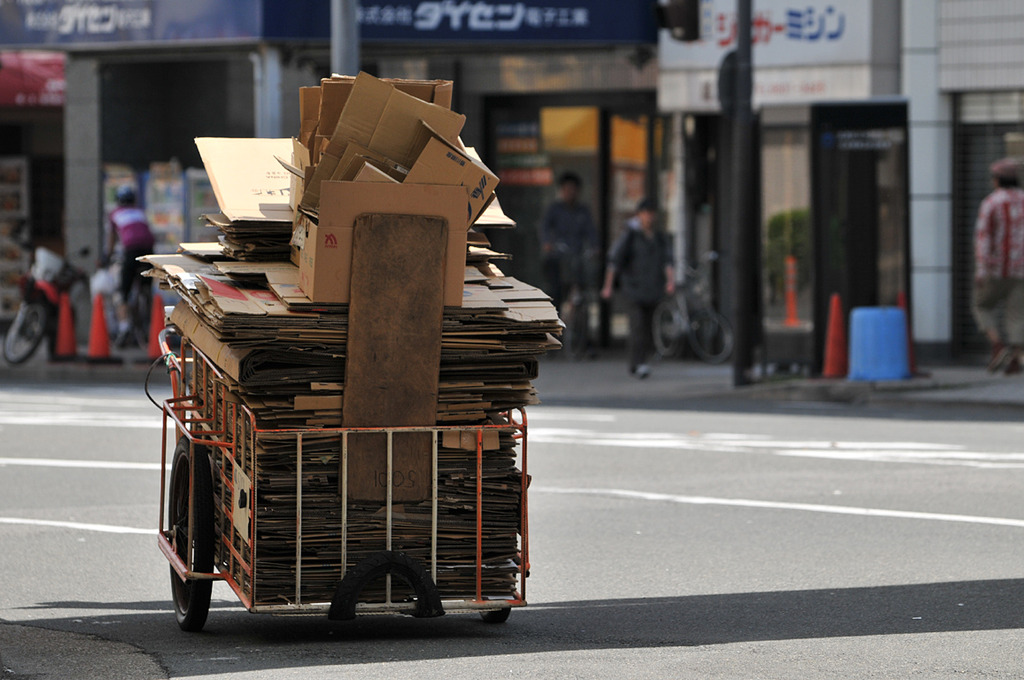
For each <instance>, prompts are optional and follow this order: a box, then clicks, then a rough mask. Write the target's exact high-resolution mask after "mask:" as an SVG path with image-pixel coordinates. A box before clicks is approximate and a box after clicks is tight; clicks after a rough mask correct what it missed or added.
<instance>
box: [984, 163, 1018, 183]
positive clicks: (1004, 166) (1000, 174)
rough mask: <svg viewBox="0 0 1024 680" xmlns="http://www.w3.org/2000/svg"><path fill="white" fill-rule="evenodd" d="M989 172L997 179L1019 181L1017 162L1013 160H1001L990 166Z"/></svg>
mask: <svg viewBox="0 0 1024 680" xmlns="http://www.w3.org/2000/svg"><path fill="white" fill-rule="evenodd" d="M988 170H989V172H990V173H991V174H992V176H993V177H995V178H996V179H1004V180H1015V179H1017V161H1016V160H1014V159H1012V158H1000V159H999V160H998V161H996V162H995V163H993V164H992V165H990V166H989V167H988Z"/></svg>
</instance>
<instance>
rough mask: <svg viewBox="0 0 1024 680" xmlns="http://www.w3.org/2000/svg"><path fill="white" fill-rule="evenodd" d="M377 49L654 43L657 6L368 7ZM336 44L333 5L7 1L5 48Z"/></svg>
mask: <svg viewBox="0 0 1024 680" xmlns="http://www.w3.org/2000/svg"><path fill="white" fill-rule="evenodd" d="M358 16H359V23H360V34H361V37H362V40H363V41H364V42H367V43H379V42H402V43H418V42H432V43H466V42H470V43H473V42H477V43H479V42H487V43H492V42H494V41H502V42H521V43H581V42H583V43H586V42H590V43H626V44H630V43H632V44H636V43H650V44H654V43H656V42H657V37H658V36H657V34H658V31H657V26H656V25H655V21H654V12H653V10H652V7H651V2H650V0H362V2H361V3H360V6H359V9H358ZM329 39H330V2H329V1H328V0H0V47H26V46H40V47H51V48H52V47H61V46H66V47H75V46H78V47H85V46H95V47H114V46H120V47H125V46H129V45H136V46H137V45H145V44H168V43H178V42H199V43H212V44H219V43H234V42H254V41H261V40H309V41H327V40H329Z"/></svg>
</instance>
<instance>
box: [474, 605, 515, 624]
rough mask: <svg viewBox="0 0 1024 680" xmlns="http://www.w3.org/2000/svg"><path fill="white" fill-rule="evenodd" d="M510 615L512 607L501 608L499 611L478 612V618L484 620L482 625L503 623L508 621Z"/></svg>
mask: <svg viewBox="0 0 1024 680" xmlns="http://www.w3.org/2000/svg"><path fill="white" fill-rule="evenodd" d="M511 613H512V607H502V608H501V609H492V610H490V611H486V612H480V618H481V619H483V620H484V623H505V622H506V621H508V617H509V615H510V614H511Z"/></svg>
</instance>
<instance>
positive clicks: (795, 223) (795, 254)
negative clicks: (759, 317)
mask: <svg viewBox="0 0 1024 680" xmlns="http://www.w3.org/2000/svg"><path fill="white" fill-rule="evenodd" d="M809 144H810V140H809V133H808V131H807V129H806V128H804V129H768V130H765V131H764V132H763V133H762V151H761V154H762V156H761V163H762V177H763V180H762V216H761V229H762V232H761V233H762V267H761V272H762V276H763V280H762V291H763V293H764V324H765V330H766V331H768V332H769V333H771V332H772V331H777V330H780V329H785V328H791V329H803V330H808V329H810V328H811V326H812V324H813V318H814V278H813V277H814V250H813V246H814V244H813V241H812V235H811V183H810V167H809V159H810V153H809Z"/></svg>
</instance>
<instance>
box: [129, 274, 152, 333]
mask: <svg viewBox="0 0 1024 680" xmlns="http://www.w3.org/2000/svg"><path fill="white" fill-rule="evenodd" d="M152 304H153V301H152V299H151V296H150V286H149V285H148V279H147V280H146V281H145V282H142V281H136V283H135V285H134V286H133V287H132V294H131V297H130V298H129V300H128V314H129V317H130V318H129V323H130V324H131V329H132V337H133V338H134V339H135V344H136V345H138V346H139V347H147V346H148V345H149V324H150V321H152V318H151V315H150V311H151V306H152Z"/></svg>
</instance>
